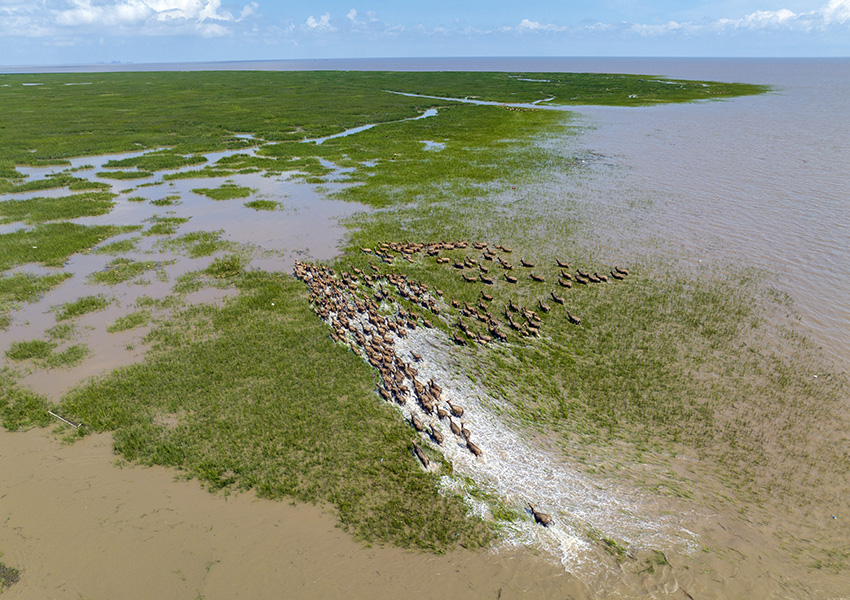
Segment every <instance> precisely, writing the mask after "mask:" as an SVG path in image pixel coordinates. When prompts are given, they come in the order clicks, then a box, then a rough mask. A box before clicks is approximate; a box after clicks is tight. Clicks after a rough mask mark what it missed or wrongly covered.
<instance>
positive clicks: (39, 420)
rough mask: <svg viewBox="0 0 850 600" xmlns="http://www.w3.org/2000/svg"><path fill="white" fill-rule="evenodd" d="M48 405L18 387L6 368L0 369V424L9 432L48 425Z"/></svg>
mask: <svg viewBox="0 0 850 600" xmlns="http://www.w3.org/2000/svg"><path fill="white" fill-rule="evenodd" d="M48 406H49V403H48V401H47V399H46V398H45V397H44V396H40V395H39V394H36V393H34V392H32V391H30V390H28V389H25V388H22V387H20V386H19V385H18V384H17V382H16V381H15V377H14V375H13V374H12V372H11V371H10V370H9V369H8V368H4V369H0V423H2V424H3V426H4V427H5V428H6V429H8V430H10V431H20V430H24V429H29V428H31V427H46V426H47V425H49V424H50V415H48V414H47V409H48Z"/></svg>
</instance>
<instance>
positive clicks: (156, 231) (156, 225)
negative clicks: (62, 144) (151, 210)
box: [142, 215, 189, 235]
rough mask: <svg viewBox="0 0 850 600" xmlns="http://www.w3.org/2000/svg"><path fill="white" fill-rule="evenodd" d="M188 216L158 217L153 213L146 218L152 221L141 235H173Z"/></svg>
mask: <svg viewBox="0 0 850 600" xmlns="http://www.w3.org/2000/svg"><path fill="white" fill-rule="evenodd" d="M188 221H189V219H188V218H183V217H159V216H156V215H154V216H153V217H152V218H150V219H148V222H150V223H152V225H151V226H150V227H148V228H147V229H146V230H145V231H143V232H142V235H174V234H175V233H177V228H178V227H180V225H182V224H183V223H186V222H188Z"/></svg>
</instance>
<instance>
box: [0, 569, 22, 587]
mask: <svg viewBox="0 0 850 600" xmlns="http://www.w3.org/2000/svg"><path fill="white" fill-rule="evenodd" d="M20 579H21V572H20V571H18V570H17V569H15V568H12V567H9V566H6V565H5V564H4V563H2V562H0V593H2V592H3V590H4V589H5V588H7V587H9V586H10V585H13V584H15V583H18V581H20Z"/></svg>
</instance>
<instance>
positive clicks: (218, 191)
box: [192, 183, 254, 200]
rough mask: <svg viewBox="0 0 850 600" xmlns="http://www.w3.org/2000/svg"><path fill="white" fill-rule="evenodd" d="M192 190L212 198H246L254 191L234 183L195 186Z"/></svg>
mask: <svg viewBox="0 0 850 600" xmlns="http://www.w3.org/2000/svg"><path fill="white" fill-rule="evenodd" d="M192 191H193V192H194V193H196V194H200V195H202V196H206V197H207V198H210V199H212V200H234V199H235V198H247V197H248V196H250V195H251V194H252V193H253V192H254V190H252V189H251V188H249V187H244V186H239V185H236V184H234V183H224V184H222V185H221V186H219V187H217V188H195V189H193V190H192Z"/></svg>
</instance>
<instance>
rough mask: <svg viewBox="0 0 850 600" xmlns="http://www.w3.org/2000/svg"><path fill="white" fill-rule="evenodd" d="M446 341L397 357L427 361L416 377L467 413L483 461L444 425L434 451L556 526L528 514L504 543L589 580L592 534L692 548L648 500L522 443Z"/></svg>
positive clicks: (426, 337)
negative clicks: (540, 553) (539, 553)
mask: <svg viewBox="0 0 850 600" xmlns="http://www.w3.org/2000/svg"><path fill="white" fill-rule="evenodd" d="M444 338H445V336H444V335H443V334H441V333H438V332H435V331H433V330H428V329H425V328H421V327H419V328H416V330H414V331H412V332H410V333H408V335H407V337H406V338H395V345H394V346H395V351H396V353H397V354H398V355H399V356H400V357H402V358H404V359H406V360H407V359H408V358H409V356H411V353H412V352H416V353H418V354H419V355H421V357H422V360H421V361H420V362H419V363H417V364H416V368H417V370H418V371H419V374H418V376H417V378H418V379H420V380H421V381H427V380H428V379H430V378H432V377H433V378H434V380H435V381H438V382H439V383H440V385H441V386H442V388H443V393H442V397H443V398H444V399H447V400H449V401H451V402H452V403H454V404H458V405H460V406H462V407H463V408H464V414H463V417H462V419H460V420H461V421H462V422H463V424H464V425H465V426H466V427H467V428H468V429H469V430H470V431H471V439H472V440H473V441H474V442H475V444H477V445H478V446H479V447H480V448H481V450H482V456H481V457H479V458H476V457H475V456H474V455H473V454H472V453H471V452H469V450H468V449H467V448H466V446H465V445H464V443H463V440H462V439H461V438H459V437H457V436H454V435H453V434H452V433H451V432H450V431H448V427H446V426H445V425H444V424H443V423H440V426H441V428H442V429H443V432H444V434H445V436H446V439H445V441H444V442H443V444H440V445H436V444H434V446H435V447H436V448H438V449H439V450H440V451H441V452H442V453H443V455H444V456H445V457H446V460H448V461H449V462H450V463H451V464H452V466H453V469H454V472H455V473H456V474H461V475H463V476H466V477H469V478H471V479H472V480H473V481H474V482H475V483H476V485H478V486H479V487H481V488H482V489H485V490H492V492H494V493H495V494H496V495H497V496H498V497H499V498H500V499H501V500H502V501H504V502H505V503H506V504H508V505H510V506H514V507H517V508H519V507H521V508H523V509H527V507H528V503H532V504H534V505H535V507H536V508H538V510H541V511H543V512H547V513H550V514H551V515H552V517H553V518H554V520H555V522H554V524H552V525H551V526H549V527H545V528H544V527H541V526H540V525H538V524H536V523H535V522H534V519H533V517H532V516H531V514H530V511H528V510H526V513H528V518H527V519H524V520H522V521H519V522H513V523H510V524H509V525H508V528H507V532H506V533H507V535H506V536H505V544H507V545H509V546H510V545H521V546H529V547H538V548H541V549H543V550H545V551H546V552H548V553H549V554H551V555H552V556H554V557H556V558H557V559H558V560H559V561H560V562H561V564H562V565H563V566H564V567H565V568H566V569H567V570H569V571H572V572H587V573H589V572H591V571H593V570H595V569H598V568H599V565H598V561H596V560H592V559H593V557H594V556H595V555H596V554H597V553H596V551H595V550H594V548H593V544H592V543H591V541H590V538H589V534H590V533H591V532H593V533H595V534H596V535H598V536H599V537H605V538H610V539H614V540H618V541H619V542H622V543H624V544H625V545H626V546H627V547H628V548H629V549H634V550H637V549H651V548H661V547H668V546H670V545H672V544H676V545H682V544H683V543H684V545H685V546H692V545H693V541H694V536H693V534H692V533H691V532H689V531H687V530H685V529H682V528H680V527H677V526H676V524H675V523H674V522H673V520H672V519H671V518H665V517H661V516H658V515H652V514H651V513H652V512H653V511H652V509H651V505H650V502H649V501H648V500H647V499H645V498H641V497H639V496H637V495H636V494H635V493H627V492H626V491H624V490H621V489H617V488H616V487H614V486H612V485H610V484H605V485H602V484H600V483H599V482H596V481H592V480H590V479H589V478H588V477H586V476H584V475H582V474H581V473H578V472H576V471H575V470H574V469H572V468H571V467H569V466H568V465H567V464H566V463H565V462H564V461H563V459H562V458H561V457H560V456H558V455H557V454H556V453H555V452H552V451H550V450H544V449H540V448H537V447H535V446H534V445H533V444H532V443H531V441H529V440H526V439H523V437H522V436H521V435H520V434H519V433H517V432H516V431H514V430H513V429H512V428H511V427H509V426H508V425H507V424H506V423H505V421H504V420H503V419H502V418H501V417H499V416H498V415H496V414H495V413H494V411H493V410H491V408H489V407H494V406H495V407H498V406H499V405H500V404H501V405H504V403H503V402H502V401H500V400H497V399H495V398H493V397H491V396H488V395H486V394H485V393H484V392H483V391H482V390H481V389H480V388H478V387H477V386H476V385H475V384H474V383H473V382H472V381H470V380H469V378H468V377H466V376H465V375H464V374H463V372H462V370H461V369H458V368H456V367H458V366H459V365H458V364H457V363H456V361H455V359H453V358H452V346H450V345H449V343H448V341H447V340H445V339H444ZM411 362H412V361H411ZM453 362H454V363H455V364H454V365H453V364H452V363H453ZM402 412H403V413H404V415H405V417H407V418H409V416H410V414H411V413H413V414H416V415H417V417H418V418H420V419H422V420H423V421H424V422H425V423H428V422H434V421H435V419H434V418H433V417H430V416H428V415H426V414H425V413H424V411H422V409H421V408H420V407H419V406H418V405H417V404H416V403H415V402H412V401H408V402H407V403H406V405H405V407H404V408H403V409H402ZM443 483H444V485H446V486H447V487H449V488H455V489H457V488H458V487H459V486H460V485H461V484H459V483H458V482H457V480H453V479H452V478H449V477H444V478H443ZM472 504H473V509H474V511H475V512H477V513H479V514H482V513H484V512H485V511H486V510H487V509H486V505H485V504H484V503H481V502H479V503H477V504H476V503H475V502H473V503H472Z"/></svg>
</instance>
